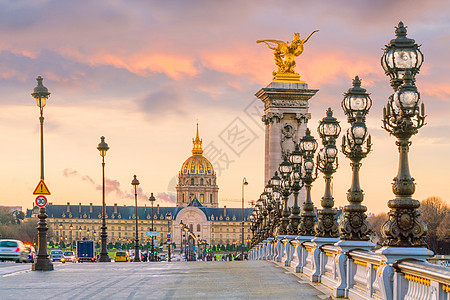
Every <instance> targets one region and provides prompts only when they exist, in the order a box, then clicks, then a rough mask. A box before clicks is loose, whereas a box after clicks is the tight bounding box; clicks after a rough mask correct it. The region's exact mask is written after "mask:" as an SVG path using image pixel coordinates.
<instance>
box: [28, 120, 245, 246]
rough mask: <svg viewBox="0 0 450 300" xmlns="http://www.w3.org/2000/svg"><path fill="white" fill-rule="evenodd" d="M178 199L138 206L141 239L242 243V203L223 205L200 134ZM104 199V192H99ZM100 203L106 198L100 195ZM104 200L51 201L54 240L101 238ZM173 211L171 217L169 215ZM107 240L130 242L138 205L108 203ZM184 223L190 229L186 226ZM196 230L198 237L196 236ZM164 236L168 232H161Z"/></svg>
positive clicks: (33, 215) (32, 217)
mask: <svg viewBox="0 0 450 300" xmlns="http://www.w3.org/2000/svg"><path fill="white" fill-rule="evenodd" d="M176 190H177V203H176V206H174V207H163V206H160V205H156V206H155V207H154V209H153V224H154V225H153V230H152V225H151V224H152V211H151V210H152V209H151V207H149V206H146V205H145V206H141V207H138V220H139V240H140V243H141V244H146V243H147V242H149V241H151V238H150V237H149V236H147V235H146V232H149V231H158V232H159V237H157V238H156V239H157V240H158V242H162V241H165V237H166V235H167V233H168V232H169V229H170V233H171V235H172V242H174V243H175V244H176V248H178V249H179V248H180V245H181V244H183V245H184V244H185V243H186V242H187V241H188V240H189V239H190V240H189V243H190V244H194V243H198V241H206V243H207V244H208V245H210V246H212V245H218V244H220V245H227V244H230V245H231V244H235V245H240V243H241V228H242V209H241V208H227V207H226V206H223V207H219V197H218V192H219V186H218V185H217V177H216V172H215V171H214V168H213V165H212V164H211V162H210V161H209V160H208V159H207V158H206V157H204V156H203V149H202V139H200V137H199V133H198V124H197V134H196V137H195V139H193V148H192V156H190V157H189V158H188V159H187V160H186V161H185V162H184V163H183V164H182V166H181V170H180V172H179V176H178V184H177V187H176ZM99 199H100V198H99ZM96 202H98V203H100V202H101V201H100V200H99V201H96ZM252 210H253V209H252V208H245V209H244V220H245V230H244V232H245V233H244V239H245V240H246V241H247V240H249V239H250V237H251V232H250V222H249V221H248V219H247V217H248V216H249V215H250V213H251V212H252ZM101 213H102V206H101V205H93V204H92V203H89V204H87V205H86V204H82V203H78V204H77V205H73V204H71V203H69V202H67V204H66V205H53V204H49V205H48V207H47V214H48V219H47V222H48V225H49V228H50V229H51V232H52V233H53V234H52V236H51V237H50V238H49V240H53V241H54V242H57V241H59V240H61V239H62V240H63V241H64V242H65V243H66V244H67V243H69V244H70V242H71V241H76V240H79V239H83V238H86V239H91V240H97V241H99V240H100V232H101V229H100V227H101V217H102V215H101ZM168 213H170V214H171V216H172V217H171V220H169V219H168V218H167V217H166V215H167V214H168ZM37 214H38V208H37V207H34V208H32V209H28V210H27V213H26V221H28V222H36V223H37V222H38V218H37ZM106 217H107V220H106V224H107V233H108V238H107V239H108V243H109V242H112V243H116V242H121V243H124V242H131V241H133V240H134V235H135V207H134V206H119V205H117V204H116V203H115V204H114V205H111V206H107V207H106ZM180 224H185V225H187V227H188V228H189V232H190V233H189V232H186V231H183V230H182V226H180ZM193 236H195V238H193ZM162 237H164V238H162Z"/></svg>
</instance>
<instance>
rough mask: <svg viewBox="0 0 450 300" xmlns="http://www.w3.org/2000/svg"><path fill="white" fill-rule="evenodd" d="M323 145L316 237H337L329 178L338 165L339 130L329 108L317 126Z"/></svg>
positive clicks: (320, 163) (318, 167)
mask: <svg viewBox="0 0 450 300" xmlns="http://www.w3.org/2000/svg"><path fill="white" fill-rule="evenodd" d="M318 131H319V135H320V137H321V138H322V144H323V145H324V147H323V148H322V149H320V151H319V155H318V157H317V169H318V170H320V171H321V172H322V173H323V174H324V178H325V194H324V196H323V197H322V201H321V204H322V209H321V210H320V211H319V221H318V223H317V224H316V225H315V227H316V228H315V231H316V236H317V237H324V238H336V237H338V234H339V232H338V224H337V222H336V210H335V209H333V206H334V199H333V196H332V194H331V178H332V175H333V173H334V172H336V170H337V167H338V160H337V148H336V138H337V137H338V136H339V133H340V132H341V128H340V126H339V123H338V121H337V120H336V118H335V117H333V111H332V110H331V108H328V110H327V116H326V117H325V118H323V119H322V120H321V121H320V124H319V127H318Z"/></svg>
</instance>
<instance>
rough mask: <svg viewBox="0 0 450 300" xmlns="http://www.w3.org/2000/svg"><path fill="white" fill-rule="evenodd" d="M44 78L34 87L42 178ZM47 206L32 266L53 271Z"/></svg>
mask: <svg viewBox="0 0 450 300" xmlns="http://www.w3.org/2000/svg"><path fill="white" fill-rule="evenodd" d="M42 80H44V79H43V78H42V77H41V76H38V77H37V78H36V81H37V86H36V87H35V88H34V90H33V93H32V94H31V96H33V98H34V99H36V104H37V106H38V107H39V112H40V116H39V122H40V133H41V180H44V106H45V104H46V102H47V98H48V97H49V96H50V92H49V91H48V89H47V88H46V87H45V86H44V85H43V84H42ZM47 217H48V216H47V214H46V208H45V207H41V208H39V215H38V218H39V222H38V226H37V230H38V253H37V257H36V262H35V263H34V264H33V266H32V270H33V271H52V270H53V264H52V263H51V262H50V259H49V257H48V253H47V231H48V226H47V221H46V220H45V219H46V218H47Z"/></svg>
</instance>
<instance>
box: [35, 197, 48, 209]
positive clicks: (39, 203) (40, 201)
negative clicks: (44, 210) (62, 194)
mask: <svg viewBox="0 0 450 300" xmlns="http://www.w3.org/2000/svg"><path fill="white" fill-rule="evenodd" d="M34 202H35V203H36V206H38V207H45V206H47V198H46V197H45V196H44V195H39V196H37V197H36V200H35V201H34Z"/></svg>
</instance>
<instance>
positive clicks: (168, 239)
mask: <svg viewBox="0 0 450 300" xmlns="http://www.w3.org/2000/svg"><path fill="white" fill-rule="evenodd" d="M170 238H171V235H170V233H168V234H167V242H168V243H170Z"/></svg>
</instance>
